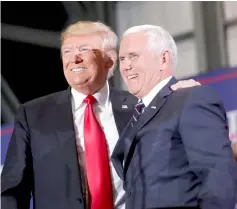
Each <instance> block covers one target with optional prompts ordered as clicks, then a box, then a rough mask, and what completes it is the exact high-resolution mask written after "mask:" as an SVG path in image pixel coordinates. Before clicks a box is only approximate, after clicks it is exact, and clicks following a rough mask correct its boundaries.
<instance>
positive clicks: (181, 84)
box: [171, 79, 201, 91]
mask: <svg viewBox="0 0 237 209" xmlns="http://www.w3.org/2000/svg"><path fill="white" fill-rule="evenodd" d="M200 85H201V84H200V83H199V82H197V81H195V80H193V79H189V80H183V81H179V82H178V83H176V84H174V85H172V86H171V89H172V90H173V91H176V90H178V89H182V88H189V87H193V86H200Z"/></svg>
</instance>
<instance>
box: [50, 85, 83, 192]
mask: <svg viewBox="0 0 237 209" xmlns="http://www.w3.org/2000/svg"><path fill="white" fill-rule="evenodd" d="M52 109H53V110H52V111H54V115H55V121H56V123H57V128H56V130H57V133H56V134H57V140H58V143H59V146H60V147H63V149H62V150H63V152H62V154H63V155H64V158H65V162H66V164H67V165H68V168H69V171H70V175H71V178H72V176H73V177H76V179H78V182H79V188H81V181H80V167H79V163H78V156H77V149H76V140H75V131H74V125H73V115H72V107H71V89H70V88H68V89H67V90H66V91H65V92H63V94H62V95H61V96H60V97H59V98H58V101H57V105H56V106H55V107H54V108H52ZM76 179H75V178H73V181H74V180H75V181H76Z"/></svg>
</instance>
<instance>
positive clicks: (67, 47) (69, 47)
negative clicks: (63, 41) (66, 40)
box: [62, 44, 89, 49]
mask: <svg viewBox="0 0 237 209" xmlns="http://www.w3.org/2000/svg"><path fill="white" fill-rule="evenodd" d="M88 46H89V44H83V45H80V46H76V47H77V48H82V47H88ZM71 48H73V46H72V45H65V46H62V49H71Z"/></svg>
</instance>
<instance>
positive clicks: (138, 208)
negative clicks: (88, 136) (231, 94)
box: [112, 25, 237, 209]
mask: <svg viewBox="0 0 237 209" xmlns="http://www.w3.org/2000/svg"><path fill="white" fill-rule="evenodd" d="M119 60H120V72H121V75H122V77H123V79H124V81H125V83H126V84H127V86H128V90H129V92H130V93H131V94H133V95H134V96H136V97H137V98H138V103H137V104H136V105H135V110H134V114H133V117H131V120H130V122H129V123H128V125H127V126H126V128H125V129H124V131H123V132H122V133H121V135H120V139H119V141H118V143H117V145H116V147H115V149H114V151H113V154H112V161H113V164H114V166H115V169H116V170H117V172H118V174H119V176H120V177H121V178H122V179H123V180H124V189H125V191H126V196H125V205H126V209H151V208H152V209H155V208H157V209H158V208H163V209H165V208H166V209H171V208H179V209H185V208H189V209H191V208H192V209H233V208H234V205H235V203H236V190H237V170H236V162H235V160H234V156H233V152H232V150H231V142H230V140H229V137H228V135H229V134H228V124H227V118H226V113H225V109H224V107H223V104H222V102H221V101H220V99H219V98H218V96H217V94H216V93H215V92H214V91H213V90H212V89H211V88H209V87H207V86H195V87H191V88H185V89H180V90H177V91H175V92H174V91H171V90H170V88H169V87H170V86H171V85H172V84H174V83H176V82H177V81H176V79H175V78H174V76H173V75H174V71H175V68H176V64H177V48H176V44H175V42H174V40H173V38H172V36H171V35H170V34H169V33H168V32H167V31H166V30H165V29H163V28H161V27H159V26H153V25H142V26H135V27H132V28H130V29H128V30H127V31H126V32H125V33H124V35H123V38H122V41H121V43H120V50H119Z"/></svg>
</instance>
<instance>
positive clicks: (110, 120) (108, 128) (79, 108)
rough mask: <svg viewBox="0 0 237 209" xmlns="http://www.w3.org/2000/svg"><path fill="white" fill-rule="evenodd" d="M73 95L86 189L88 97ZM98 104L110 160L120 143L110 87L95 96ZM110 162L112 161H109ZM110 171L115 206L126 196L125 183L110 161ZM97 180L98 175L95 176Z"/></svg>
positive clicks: (81, 166) (74, 115)
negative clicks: (85, 126) (85, 140)
mask: <svg viewBox="0 0 237 209" xmlns="http://www.w3.org/2000/svg"><path fill="white" fill-rule="evenodd" d="M71 93H72V112H73V120H74V128H75V134H76V144H77V152H78V155H79V164H80V170H81V172H82V174H83V175H82V178H83V179H82V180H83V183H82V184H83V187H84V188H85V182H86V170H85V159H84V150H85V149H84V148H85V146H84V134H83V132H84V131H83V129H84V128H83V127H84V113H85V108H86V103H84V102H83V100H84V99H85V98H86V96H87V95H84V94H81V93H79V92H77V91H76V90H75V89H73V88H72V89H71ZM93 96H94V97H95V98H96V100H97V103H95V104H94V106H93V111H94V114H95V116H96V118H97V120H98V122H99V124H100V125H101V127H102V129H103V131H104V133H105V137H106V141H107V145H108V152H109V158H110V156H111V154H112V152H113V150H114V147H115V145H116V143H117V141H118V138H119V134H118V130H117V127H116V124H115V120H114V115H113V111H112V103H111V101H110V98H109V85H108V83H106V85H105V86H104V87H103V88H102V89H100V90H99V91H98V92H96V93H95V94H94V95H93ZM109 160H110V159H109ZM110 170H111V178H112V183H113V196H114V205H116V204H117V202H118V201H119V200H120V198H121V197H122V196H123V195H124V193H125V192H124V190H123V182H122V180H121V179H120V178H119V176H118V175H117V172H116V170H115V169H114V167H113V164H112V162H111V161H110ZM95 178H96V174H95ZM124 208H125V205H124V204H123V205H121V206H119V207H117V209H124Z"/></svg>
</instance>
